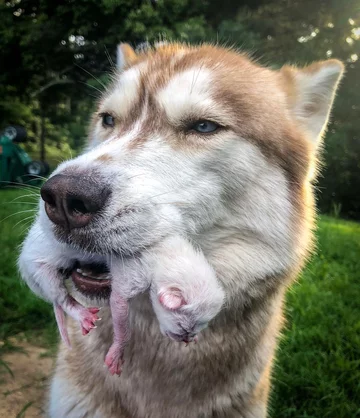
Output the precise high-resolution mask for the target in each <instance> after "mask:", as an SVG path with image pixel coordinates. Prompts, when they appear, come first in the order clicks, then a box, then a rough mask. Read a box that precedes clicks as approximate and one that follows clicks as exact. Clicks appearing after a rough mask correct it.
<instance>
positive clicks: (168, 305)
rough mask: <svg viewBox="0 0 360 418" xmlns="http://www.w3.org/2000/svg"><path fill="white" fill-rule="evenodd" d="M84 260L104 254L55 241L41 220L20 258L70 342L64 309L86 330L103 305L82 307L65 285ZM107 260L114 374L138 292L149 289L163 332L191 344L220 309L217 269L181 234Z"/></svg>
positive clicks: (95, 260) (100, 259)
mask: <svg viewBox="0 0 360 418" xmlns="http://www.w3.org/2000/svg"><path fill="white" fill-rule="evenodd" d="M40 238H41V239H40ZM35 240H36V245H34V243H35ZM50 248H51V251H49V249H50ZM82 261H83V262H86V263H87V264H89V262H90V265H96V264H102V263H104V258H103V257H101V256H98V255H94V254H92V255H89V254H85V253H84V254H79V251H78V250H75V249H74V250H72V249H71V247H69V246H65V245H63V244H61V243H59V242H58V241H55V240H54V239H52V238H51V237H50V236H49V235H45V234H43V231H42V230H41V227H40V224H39V223H38V222H36V223H35V224H34V226H33V227H32V229H31V231H30V233H29V235H28V237H27V239H26V240H25V242H24V246H23V251H22V253H21V256H20V258H19V268H20V272H21V275H22V277H23V278H24V280H25V281H26V282H27V284H28V285H29V287H30V288H31V289H32V290H33V291H34V292H35V293H36V294H37V295H39V296H40V297H42V298H44V299H45V300H47V301H49V302H51V303H53V305H54V310H55V315H56V320H57V323H58V327H59V331H60V334H61V336H62V338H63V340H64V341H65V342H66V344H67V345H69V346H70V340H69V337H68V333H67V330H66V324H65V317H64V311H65V312H66V313H67V314H68V315H70V316H71V317H73V318H74V319H76V320H78V321H79V322H80V325H81V328H82V332H83V334H84V335H86V334H87V333H88V332H89V331H90V330H91V329H92V328H94V327H95V322H96V321H97V320H98V319H99V318H98V316H97V313H98V312H99V308H96V307H93V308H85V307H84V306H82V305H81V304H80V303H78V302H77V301H76V300H75V299H74V298H73V297H71V296H70V295H69V293H68V291H67V289H66V287H65V284H64V280H65V278H66V277H67V276H68V274H69V271H71V270H74V263H75V262H77V263H81V262H82ZM107 265H109V266H110V276H111V279H112V280H111V296H110V307H111V313H112V318H113V326H114V340H113V344H112V346H111V348H110V350H109V352H108V354H107V355H106V359H105V363H106V364H107V366H108V367H109V370H110V373H111V374H115V373H116V374H120V373H121V364H122V362H123V352H124V348H125V344H126V342H127V341H128V339H129V337H130V330H129V327H128V300H129V299H131V298H133V297H134V296H136V295H137V294H139V293H142V292H144V291H146V290H147V289H150V296H151V301H152V305H153V308H154V310H155V313H156V315H157V318H158V320H159V324H160V329H161V331H162V333H163V334H164V335H167V336H168V337H170V338H172V339H174V340H176V341H184V342H186V343H188V342H191V341H194V340H195V338H196V334H197V333H198V332H199V331H201V330H202V329H203V328H205V327H206V326H207V324H208V322H209V321H210V320H211V319H212V318H214V317H215V316H216V315H217V314H218V313H219V311H220V309H221V306H222V303H223V299H224V293H223V291H222V289H221V287H220V285H219V284H218V281H217V278H216V275H215V272H214V270H213V269H212V267H211V266H210V264H209V263H208V262H207V260H206V259H205V257H204V255H203V254H202V253H201V252H200V251H196V250H195V249H194V248H193V246H192V245H191V244H190V243H189V242H188V241H187V240H185V239H184V238H182V237H181V236H179V235H175V236H169V237H167V238H165V239H164V240H163V241H161V242H160V243H159V244H157V245H155V246H154V247H152V248H151V249H149V250H147V251H144V252H142V253H141V254H139V255H138V256H136V255H134V256H133V257H131V258H129V257H120V256H116V257H111V258H110V259H109V260H107ZM85 272H86V269H85V268H84V269H77V273H76V274H78V275H82V274H84V275H85V274H86V273H85ZM85 277H86V276H85ZM106 277H109V274H108V273H106Z"/></svg>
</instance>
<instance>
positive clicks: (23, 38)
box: [0, 0, 360, 418]
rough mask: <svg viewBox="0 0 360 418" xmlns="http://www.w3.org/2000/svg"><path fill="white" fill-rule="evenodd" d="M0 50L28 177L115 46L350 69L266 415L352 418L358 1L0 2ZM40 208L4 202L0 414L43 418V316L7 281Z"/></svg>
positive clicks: (358, 237) (77, 112)
mask: <svg viewBox="0 0 360 418" xmlns="http://www.w3.org/2000/svg"><path fill="white" fill-rule="evenodd" d="M0 40H1V41H0V42H1V43H0V131H1V130H2V129H3V128H6V127H7V126H9V125H17V126H22V127H24V128H25V129H26V131H27V141H26V142H23V143H21V144H20V145H18V146H19V147H20V148H19V149H20V150H19V149H17V148H16V149H15V148H14V149H13V151H14V150H15V151H16V152H17V153H18V155H19V156H20V157H21V158H20V157H19V161H20V160H21V161H22V162H21V164H22V165H23V166H24V167H25V165H26V167H28V168H29V161H31V159H32V160H37V161H40V162H41V161H43V162H47V163H48V164H49V166H50V169H53V168H55V166H56V165H57V164H58V163H59V162H60V161H62V160H63V159H66V158H69V157H71V156H75V155H76V154H77V153H79V152H80V151H81V149H82V147H83V146H84V143H85V141H86V131H87V126H88V122H89V118H90V115H91V112H92V110H93V109H94V103H95V101H96V98H97V97H99V95H100V94H101V92H102V91H103V90H104V86H106V84H107V83H108V81H109V78H110V74H111V72H112V71H113V70H114V62H115V61H116V56H115V55H116V54H115V51H116V45H117V44H118V43H119V42H129V43H131V44H132V46H133V47H137V48H139V49H141V48H142V47H144V45H146V43H147V42H150V43H151V42H153V41H159V40H170V41H171V40H178V41H183V42H192V43H197V42H203V41H210V42H216V43H220V44H223V45H229V46H236V47H238V48H240V49H242V50H244V51H246V52H248V53H250V54H251V55H252V56H253V57H254V59H257V60H258V61H259V62H260V63H262V64H264V65H267V66H270V67H272V68H279V67H281V66H282V65H283V64H285V63H292V64H296V65H300V66H302V65H306V64H309V63H311V62H312V61H315V60H324V59H328V58H338V59H341V60H342V61H343V62H344V63H345V64H346V75H345V78H344V79H343V81H342V83H341V86H340V89H339V93H338V96H337V98H336V101H335V107H334V111H333V113H332V119H331V123H330V125H329V129H328V132H327V135H326V138H325V141H324V149H323V152H322V161H323V163H324V164H323V169H322V170H321V174H320V176H319V179H318V182H317V186H316V191H317V199H318V207H319V209H320V212H321V214H322V215H321V216H320V217H319V222H318V231H317V239H318V249H317V252H316V254H315V255H314V257H313V258H312V260H311V262H310V263H309V265H308V267H307V269H306V271H305V272H304V274H303V275H302V278H301V280H300V281H299V284H297V285H295V286H294V287H293V288H292V289H291V290H290V291H289V293H288V300H287V308H286V316H287V318H288V321H287V324H286V327H285V330H284V335H283V337H282V339H281V341H280V348H279V350H278V355H277V362H276V365H275V368H274V377H273V381H274V388H273V391H272V395H271V409H270V416H271V417H274V418H281V417H283V418H286V417H297V418H305V417H307V418H325V417H329V418H354V417H360V407H359V405H360V385H359V382H360V322H359V317H360V273H359V272H360V225H359V224H358V223H357V222H354V221H359V220H360V0H342V1H341V0H236V1H235V0H207V1H206V0H205V1H204V0H202V1H200V0H158V1H155V0H154V1H150V0H136V1H135V0H58V1H54V0H11V1H1V2H0ZM10 134H11V132H10ZM10 134H9V135H10ZM10 136H11V135H10ZM3 141H4V142H3V144H5V145H2V146H3V151H4V150H5V148H6V147H7V146H8V145H9V141H8V139H3ZM6 141H8V142H6ZM0 142H1V139H0ZM0 149H1V147H0ZM21 149H22V150H26V151H27V153H28V155H29V156H28V157H26V158H25V157H24V154H22V153H21ZM13 151H11V152H13ZM15 151H14V152H15ZM0 157H1V155H0ZM3 161H4V159H3ZM0 168H1V167H0ZM32 170H35V171H36V169H35V168H34V167H33V168H32ZM35 171H34V172H35ZM45 171H46V170H45ZM1 175H3V174H1ZM0 180H1V179H0ZM37 199H38V189H37V188H36V187H35V186H33V185H24V186H23V188H21V189H19V190H8V189H5V188H3V190H1V191H0V203H1V205H0V256H1V258H0V311H1V316H2V320H0V416H8V417H23V416H26V417H33V416H34V417H35V416H40V414H41V413H42V411H43V402H42V399H43V396H44V390H45V388H46V385H47V379H48V376H49V374H50V372H51V367H52V364H53V358H54V353H55V351H56V342H57V338H58V337H57V331H56V328H55V324H54V321H53V320H52V319H51V318H52V314H51V307H50V306H49V305H48V304H46V303H44V302H42V301H40V300H39V299H37V298H36V297H35V296H33V295H32V294H31V293H30V291H29V290H28V289H27V288H26V287H25V286H24V285H22V284H21V282H20V280H19V277H18V275H17V271H16V256H17V253H18V246H19V244H20V243H21V240H22V239H23V237H24V234H25V233H26V230H27V228H28V227H29V225H30V224H31V222H32V219H33V216H34V213H35V212H36V205H37V203H36V202H37ZM341 218H346V219H348V220H347V221H345V220H341ZM349 220H353V221H352V222H351V221H349Z"/></svg>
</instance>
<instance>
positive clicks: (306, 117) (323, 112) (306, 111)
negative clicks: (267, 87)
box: [281, 59, 344, 143]
mask: <svg viewBox="0 0 360 418" xmlns="http://www.w3.org/2000/svg"><path fill="white" fill-rule="evenodd" d="M343 72H344V65H343V64H342V62H341V61H338V60H335V59H333V60H328V61H320V62H316V63H314V64H312V65H310V66H308V67H305V68H302V69H298V68H295V67H291V66H284V67H283V68H282V69H281V75H282V77H283V79H284V81H285V88H286V93H287V96H288V103H289V107H290V111H291V112H292V114H293V116H294V117H295V118H296V119H297V121H298V122H299V123H300V124H301V125H302V127H303V128H305V130H306V131H307V132H308V134H309V136H310V139H311V140H312V141H313V142H314V143H316V142H317V141H318V140H319V139H320V138H321V136H322V134H323V133H324V131H325V129H326V125H327V123H328V118H329V114H330V110H331V106H332V103H333V101H334V97H335V92H336V89H337V86H338V84H339V81H340V79H341V77H342V74H343Z"/></svg>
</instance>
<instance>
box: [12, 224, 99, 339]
mask: <svg viewBox="0 0 360 418" xmlns="http://www.w3.org/2000/svg"><path fill="white" fill-rule="evenodd" d="M34 244H35V245H34ZM72 263H73V261H72V259H71V256H70V254H68V253H66V252H65V251H64V248H63V247H62V246H61V244H59V243H57V242H55V241H54V240H51V239H50V238H49V236H48V235H46V234H44V232H43V231H42V229H41V226H40V224H39V222H38V221H36V222H35V223H34V225H33V226H32V228H31V230H30V232H29V234H28V236H27V238H26V240H25V242H24V244H23V247H22V251H21V254H20V257H19V260H18V266H19V270H20V273H21V276H22V278H23V280H25V282H26V283H27V285H28V286H29V287H30V289H31V290H32V291H33V292H34V293H35V294H36V295H38V296H40V297H41V298H43V299H45V300H46V301H48V302H50V303H52V304H53V305H54V310H55V317H56V321H57V323H58V327H59V331H60V335H61V337H62V339H63V340H64V342H65V343H66V344H67V345H69V337H68V334H67V331H66V324H65V317H64V312H66V313H67V314H68V315H70V316H71V317H73V318H74V319H76V320H78V321H79V322H80V324H81V328H82V331H83V334H87V333H88V332H89V331H90V330H91V329H92V328H94V327H95V321H96V320H97V319H98V317H97V315H96V314H97V313H98V311H99V310H98V309H97V308H85V307H84V306H82V305H80V304H79V303H78V302H76V301H75V299H73V298H72V297H71V296H70V295H69V293H68V291H67V289H66V287H65V284H64V274H63V273H62V272H61V271H65V270H66V269H69V268H71V266H72Z"/></svg>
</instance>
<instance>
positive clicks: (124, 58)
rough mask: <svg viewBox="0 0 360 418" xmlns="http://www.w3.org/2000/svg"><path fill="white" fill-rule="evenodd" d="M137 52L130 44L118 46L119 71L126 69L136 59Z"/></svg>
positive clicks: (117, 60)
mask: <svg viewBox="0 0 360 418" xmlns="http://www.w3.org/2000/svg"><path fill="white" fill-rule="evenodd" d="M136 57H137V56H136V52H135V51H134V50H133V48H132V47H131V46H130V45H129V44H119V45H118V46H117V54H116V67H117V69H118V70H119V71H122V70H124V69H125V68H126V67H129V66H130V65H131V64H133V63H134V61H136Z"/></svg>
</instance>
